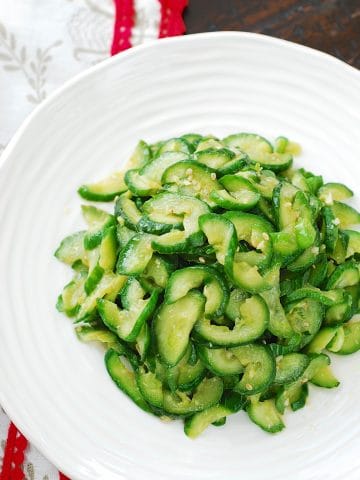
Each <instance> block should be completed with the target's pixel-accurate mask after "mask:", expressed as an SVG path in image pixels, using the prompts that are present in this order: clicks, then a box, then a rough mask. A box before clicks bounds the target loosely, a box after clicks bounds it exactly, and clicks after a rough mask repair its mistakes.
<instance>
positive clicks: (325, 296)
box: [286, 286, 344, 306]
mask: <svg viewBox="0 0 360 480" xmlns="http://www.w3.org/2000/svg"><path fill="white" fill-rule="evenodd" d="M343 297H344V292H343V290H329V291H328V292H324V291H322V290H320V289H319V288H316V287H312V286H305V287H303V288H299V289H298V290H295V291H294V292H291V293H290V294H289V295H287V299H286V300H287V302H293V301H296V300H301V299H303V298H312V299H314V300H317V301H318V302H320V303H322V304H323V305H326V306H332V305H335V304H337V303H341V302H342V300H343Z"/></svg>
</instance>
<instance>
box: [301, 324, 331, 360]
mask: <svg viewBox="0 0 360 480" xmlns="http://www.w3.org/2000/svg"><path fill="white" fill-rule="evenodd" d="M337 331H338V327H324V328H322V329H321V330H320V331H319V332H318V333H317V334H316V336H315V337H314V338H313V339H312V340H311V342H310V343H309V344H308V345H307V347H306V352H307V353H317V354H319V353H322V352H323V350H325V348H326V347H327V345H329V343H330V342H331V340H332V339H333V338H334V336H335V335H336V332H337Z"/></svg>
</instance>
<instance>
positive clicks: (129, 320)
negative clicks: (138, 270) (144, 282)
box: [97, 278, 159, 342]
mask: <svg viewBox="0 0 360 480" xmlns="http://www.w3.org/2000/svg"><path fill="white" fill-rule="evenodd" d="M124 290H125V292H124V293H122V299H123V298H124V296H125V295H126V296H127V297H128V299H129V298H130V301H129V300H127V302H124V300H123V302H122V303H123V305H124V309H123V310H120V309H119V308H118V306H117V305H116V303H113V302H110V301H108V300H104V299H99V300H98V302H97V306H98V311H99V313H100V315H101V318H102V320H103V322H104V324H105V325H106V326H107V327H108V328H109V329H110V330H111V331H113V332H114V333H116V334H117V335H118V336H119V337H120V338H121V339H123V340H125V341H127V342H134V341H135V340H136V338H137V337H138V335H139V333H140V331H141V329H142V327H143V325H144V323H145V322H146V320H147V319H148V318H149V317H150V316H151V315H152V313H153V312H154V310H155V308H156V303H157V300H158V297H159V291H158V290H154V291H153V292H152V294H151V296H150V298H148V299H144V297H145V295H146V292H145V291H144V290H143V289H142V288H141V286H140V284H139V282H138V281H137V280H136V279H135V278H130V279H129V280H128V281H127V283H126V285H125V287H124Z"/></svg>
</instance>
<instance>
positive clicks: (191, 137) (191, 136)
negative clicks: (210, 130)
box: [181, 133, 203, 148]
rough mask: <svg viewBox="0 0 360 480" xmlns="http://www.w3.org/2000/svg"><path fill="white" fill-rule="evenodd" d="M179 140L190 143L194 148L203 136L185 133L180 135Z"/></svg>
mask: <svg viewBox="0 0 360 480" xmlns="http://www.w3.org/2000/svg"><path fill="white" fill-rule="evenodd" d="M181 138H183V139H184V140H186V141H187V142H188V143H190V144H191V145H192V146H193V147H194V148H196V147H197V146H198V144H199V142H200V141H201V140H202V139H203V136H202V135H200V134H199V133H186V134H185V135H182V136H181Z"/></svg>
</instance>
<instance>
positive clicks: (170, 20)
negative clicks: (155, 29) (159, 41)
mask: <svg viewBox="0 0 360 480" xmlns="http://www.w3.org/2000/svg"><path fill="white" fill-rule="evenodd" d="M159 1H160V4H161V21H160V31H159V38H164V37H174V36H175V35H182V34H183V33H184V32H185V30H186V27H185V23H184V20H183V17H182V14H183V11H184V9H185V7H186V6H187V4H188V0H159Z"/></svg>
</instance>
